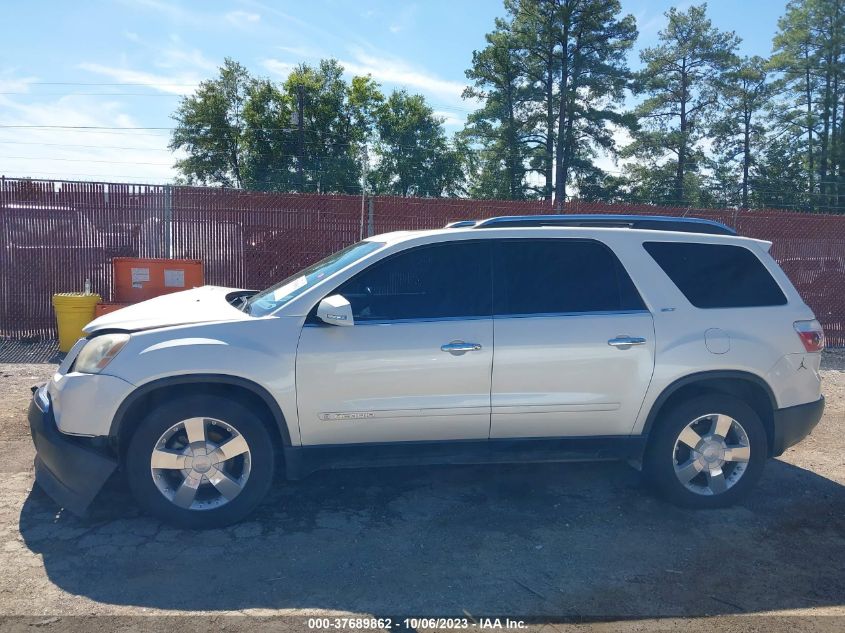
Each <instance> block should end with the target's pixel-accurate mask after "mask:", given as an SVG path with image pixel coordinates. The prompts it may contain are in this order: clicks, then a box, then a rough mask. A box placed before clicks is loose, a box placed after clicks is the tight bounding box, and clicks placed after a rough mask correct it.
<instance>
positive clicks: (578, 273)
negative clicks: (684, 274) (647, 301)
mask: <svg viewBox="0 0 845 633" xmlns="http://www.w3.org/2000/svg"><path fill="white" fill-rule="evenodd" d="M493 278H494V292H493V301H494V305H493V308H494V312H495V314H497V315H536V314H559V313H582V312H618V311H631V310H644V309H645V306H644V304H643V301H642V299H641V298H640V295H639V293H638V292H637V290H636V288H635V287H634V284H633V282H632V281H631V278H630V277H629V276H628V273H627V272H626V271H625V269H624V268H623V266H622V264H621V263H620V262H619V260H618V258H617V257H616V255H615V254H614V253H613V252H612V251H611V250H610V249H609V248H608V247H607V246H605V245H604V244H601V243H599V242H596V241H593V240H575V239H530V240H500V241H497V243H496V245H495V247H494V257H493Z"/></svg>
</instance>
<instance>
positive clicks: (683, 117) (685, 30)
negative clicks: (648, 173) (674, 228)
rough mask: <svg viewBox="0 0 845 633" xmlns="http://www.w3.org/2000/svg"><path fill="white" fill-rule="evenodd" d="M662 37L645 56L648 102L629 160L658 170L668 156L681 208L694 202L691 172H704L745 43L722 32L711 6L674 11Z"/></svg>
mask: <svg viewBox="0 0 845 633" xmlns="http://www.w3.org/2000/svg"><path fill="white" fill-rule="evenodd" d="M666 17H667V18H668V20H669V23H668V25H667V26H666V28H665V29H663V30H662V31H660V34H659V42H660V43H659V44H658V45H657V46H654V47H652V48H647V49H645V50H643V51H642V52H641V53H640V59H641V60H642V62H643V64H645V67H644V68H643V69H642V71H640V73H639V74H638V77H637V82H636V84H635V88H636V91H637V92H638V93H639V94H642V95H644V96H645V99H644V101H643V102H642V103H641V104H640V105H639V106H638V107H637V108H636V110H635V114H636V116H637V119H638V121H639V129H638V130H637V131H636V133H635V135H634V142H633V143H632V144H631V145H630V146H628V147H627V148H626V152H625V153H626V155H628V156H637V157H638V158H642V159H646V160H648V161H650V162H651V163H652V164H654V165H655V166H656V165H657V164H658V163H660V164H661V166H662V163H663V161H664V160H665V159H666V157H667V155H668V156H669V157H670V160H671V161H672V162H673V163H674V178H673V180H674V181H673V194H672V198H673V199H674V203H675V204H679V205H683V204H686V203H687V202H688V201H689V200H690V197H691V193H692V192H691V191H690V189H689V186H690V182H691V181H692V182H695V179H691V178H688V177H687V175H688V173H689V172H695V171H696V170H697V169H699V168H700V165H701V161H702V157H703V152H702V150H701V147H700V145H699V143H700V141H701V140H702V139H704V138H705V136H706V135H707V134H708V133H709V132H710V129H709V126H710V124H711V123H712V122H713V120H714V118H715V115H716V112H717V107H718V104H719V88H720V78H721V76H722V73H724V72H725V71H727V70H728V69H729V68H731V66H732V65H733V64H734V63H735V59H736V58H735V56H734V51H735V50H736V48H737V46H738V45H739V38H737V36H736V35H735V34H734V33H733V32H729V33H724V32H722V31H719V30H718V29H716V28H715V27H714V26H713V25H712V23H711V22H710V20H709V19H708V18H707V5H706V4H702V5H700V6H692V7H690V8H689V9H687V10H686V11H679V10H677V9H676V8H674V7H673V8H671V9H670V10H669V11H668V12H667V13H666Z"/></svg>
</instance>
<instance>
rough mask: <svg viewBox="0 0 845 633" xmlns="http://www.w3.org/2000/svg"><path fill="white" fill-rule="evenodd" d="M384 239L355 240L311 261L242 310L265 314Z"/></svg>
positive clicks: (368, 250)
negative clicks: (331, 253) (374, 240)
mask: <svg viewBox="0 0 845 633" xmlns="http://www.w3.org/2000/svg"><path fill="white" fill-rule="evenodd" d="M384 244H385V243H384V242H369V241H366V242H358V243H357V244H353V245H352V246H347V247H346V248H344V249H343V250H342V251H338V252H337V253H334V254H333V255H329V256H328V257H326V258H325V259H323V260H321V261H319V262H317V263H316V264H312V265H311V266H309V267H308V268H306V269H305V270H301V271H299V272H298V273H296V274H295V275H292V276H290V277H288V278H287V279H285V280H284V281H280V282H279V283H277V284H276V285H274V286H270V287H269V288H267V289H266V290H262V291H261V292H259V293H257V294H255V295H253V296H252V297H251V298H250V299H249V301H247V302H246V303H245V304H244V311H245V312H246V313H247V314H251V315H252V316H264V315H265V314H269V313H271V312H273V311H274V310H276V309H277V308H280V307H281V306H283V305H285V304H286V303H287V302H288V301H290V300H291V299H293V298H294V297H297V296H299V295H301V294H302V293H303V292H305V291H306V290H308V289H309V288H312V287H314V285H315V284H317V283H319V282H321V281H322V280H323V279H325V278H326V277H328V276H329V275H332V274H334V273H336V272H337V271H339V270H340V269H341V268H346V267H347V266H349V265H350V264H352V263H354V262H356V261H358V260H359V259H361V258H363V257H365V256H367V255H369V254H370V253H372V252H373V251H377V250H378V249H380V248H381V247H382V246H384Z"/></svg>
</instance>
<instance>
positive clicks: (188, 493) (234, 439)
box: [126, 396, 274, 528]
mask: <svg viewBox="0 0 845 633" xmlns="http://www.w3.org/2000/svg"><path fill="white" fill-rule="evenodd" d="M273 459H274V458H273V446H272V439H271V437H270V434H269V433H268V431H267V428H266V427H265V425H264V423H263V422H262V421H261V419H260V418H259V417H258V416H257V415H255V414H254V413H253V412H252V411H251V410H250V409H249V408H247V407H245V406H244V405H242V404H241V403H239V402H236V401H233V400H229V399H225V398H220V397H217V396H201V397H200V396H194V397H189V398H182V399H178V400H173V401H171V402H167V403H164V404H161V405H159V406H157V407H156V408H154V409H153V410H152V411H150V413H149V414H148V415H147V416H146V417H145V418H144V419H143V420H142V421H141V423H140V425H139V427H138V429H137V430H136V431H135V434H134V435H133V436H132V440H131V441H130V443H129V447H128V451H127V455H126V471H127V476H128V480H129V486H130V488H131V489H132V492H133V494H134V495H135V498H136V499H137V501H138V503H139V505H141V506H142V507H143V508H144V509H145V510H147V511H148V512H150V513H151V514H153V515H155V516H157V517H159V518H160V519H162V520H164V521H166V522H168V523H172V524H174V525H178V526H180V527H187V528H211V527H221V526H223V525H228V524H230V523H234V522H236V521H239V520H241V519H242V518H244V517H245V516H246V515H248V514H249V513H250V512H251V511H252V510H253V509H254V508H255V507H256V506H257V505H258V504H259V503H260V501H261V499H262V498H263V497H264V495H265V494H266V493H267V490H268V488H269V487H270V483H271V482H272V479H273V468H274V463H273Z"/></svg>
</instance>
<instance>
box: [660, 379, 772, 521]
mask: <svg viewBox="0 0 845 633" xmlns="http://www.w3.org/2000/svg"><path fill="white" fill-rule="evenodd" d="M714 414H715V415H714ZM715 416H727V418H730V422H727V421H726V420H725V418H724V417H721V418H717V417H715ZM717 423H718V431H719V432H718V433H717V432H716V430H717ZM688 427H689V429H688ZM725 428H728V431H727V438H723V437H722V435H724V434H725V431H724V429H725ZM690 430H692V431H693V432H694V433H695V435H691V434H690V433H689V431H690ZM719 433H721V434H722V435H720V434H719ZM682 434H683V439H682ZM696 436H697V437H698V438H699V440H703V441H700V442H698V443H696ZM720 442H721V443H720ZM693 443H696V446H697V447H698V449H700V450H698V451H696V450H691V448H690V444H693ZM725 447H727V448H728V450H727V451H724V448H725ZM720 451H722V452H721V453H720ZM734 457H736V459H734ZM767 458H768V441H767V437H766V431H765V429H764V427H763V423H762V422H761V421H760V418H759V417H758V416H757V414H756V413H755V412H754V410H753V409H752V408H751V407H749V406H748V405H747V404H745V402H743V401H742V400H740V399H738V398H735V397H733V396H730V395H724V394H718V393H713V394H706V395H701V396H696V397H694V398H691V399H690V400H687V401H685V402H681V403H680V404H678V405H675V406H673V407H672V408H670V409H668V410H667V411H665V412H661V413H660V416H659V417H658V419H657V421H656V425H655V428H654V431H653V432H652V436H651V438H650V440H649V444H648V447H647V449H646V454H645V460H644V463H643V467H644V468H643V470H644V474H645V476H646V478H647V480H648V481H649V483H650V484H651V485H652V486H653V487H654V488H655V489H656V490H657V492H658V493H659V494H660V495H661V496H662V497H664V498H665V499H666V500H668V501H670V502H671V503H674V504H676V505H679V506H683V507H687V508H701V509H705V508H723V507H727V506H730V505H733V504H734V503H736V502H738V501H740V500H741V499H743V498H744V497H745V496H746V495H747V494H748V493H749V491H750V490H751V489H752V488H753V487H754V485H755V484H756V483H757V481H758V480H759V479H760V475H761V474H762V473H763V467H764V466H765V463H766V459H767ZM746 460H747V461H746ZM720 462H721V463H720ZM718 473H721V477H720V475H719V474H718ZM682 480H687V482H686V483H684V482H683V481H682Z"/></svg>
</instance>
